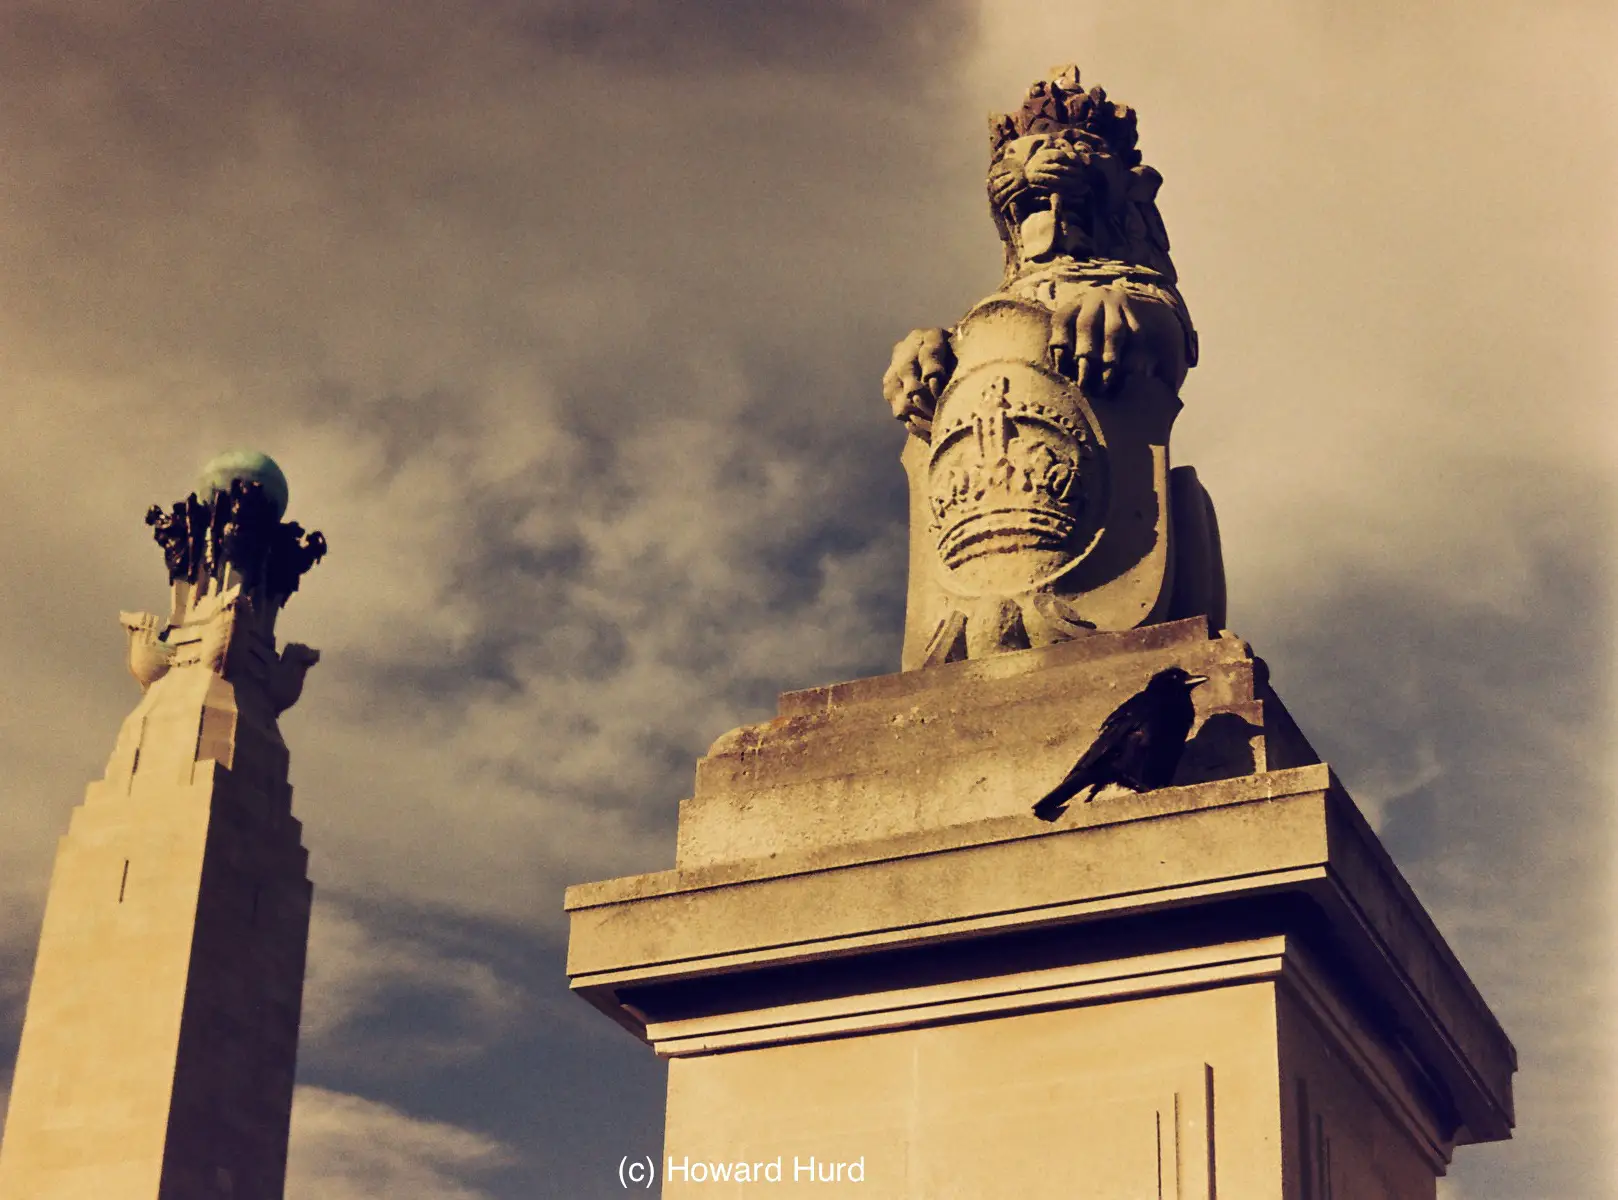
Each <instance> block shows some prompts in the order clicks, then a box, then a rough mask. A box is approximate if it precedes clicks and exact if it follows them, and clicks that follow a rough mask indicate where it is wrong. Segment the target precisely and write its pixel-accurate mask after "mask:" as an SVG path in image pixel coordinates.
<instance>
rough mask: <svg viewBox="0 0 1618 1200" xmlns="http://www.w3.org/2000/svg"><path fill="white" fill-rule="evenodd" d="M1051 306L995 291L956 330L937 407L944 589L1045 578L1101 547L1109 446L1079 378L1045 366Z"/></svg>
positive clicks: (936, 525) (933, 499)
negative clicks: (949, 372) (999, 296)
mask: <svg viewBox="0 0 1618 1200" xmlns="http://www.w3.org/2000/svg"><path fill="white" fill-rule="evenodd" d="M1048 340H1049V314H1048V313H1047V312H1046V310H1045V309H1043V308H1041V307H1039V306H1038V305H1034V304H1028V303H1025V302H1020V301H1013V300H996V301H992V302H990V303H988V304H985V305H982V306H980V307H979V308H977V309H975V310H974V311H973V312H971V313H970V314H968V316H967V317H966V319H965V320H963V321H962V322H961V324H960V326H958V327H957V329H956V330H955V334H954V342H955V348H956V360H957V365H956V369H955V373H954V376H953V378H952V380H951V382H950V385H949V387H948V388H947V389H946V390H945V392H944V394H943V396H942V397H941V398H940V400H939V403H938V409H937V411H936V413H935V414H934V417H933V428H932V438H931V443H932V444H931V452H930V454H929V456H928V466H927V491H928V495H927V502H928V511H929V515H930V518H931V524H930V532H931V535H932V538H933V540H934V544H935V545H936V547H937V562H938V567H939V570H940V571H941V573H942V579H941V582H942V583H943V584H944V586H945V588H946V589H947V590H948V591H950V592H953V593H955V594H956V595H958V596H973V597H980V596H981V597H987V596H1006V597H1010V596H1017V595H1026V594H1027V593H1029V592H1033V591H1037V590H1040V589H1043V588H1047V587H1049V586H1050V585H1052V584H1053V583H1054V582H1055V581H1056V580H1057V579H1058V577H1060V576H1061V575H1062V574H1063V573H1064V572H1066V571H1068V570H1070V569H1072V568H1073V567H1074V566H1076V565H1077V564H1078V563H1079V562H1081V561H1082V560H1083V558H1084V556H1085V555H1086V554H1088V553H1089V552H1090V550H1091V549H1093V548H1094V546H1095V544H1096V542H1097V540H1098V539H1099V538H1100V536H1101V532H1102V528H1103V525H1104V523H1105V521H1106V515H1107V514H1106V506H1107V497H1108V488H1107V455H1106V450H1105V447H1104V446H1103V444H1102V442H1101V440H1100V437H1099V434H1098V425H1097V422H1096V419H1095V414H1094V413H1093V412H1092V411H1091V410H1090V407H1089V404H1088V402H1087V401H1086V400H1085V398H1084V396H1083V394H1082V393H1080V391H1079V389H1078V388H1077V387H1076V386H1075V385H1074V384H1072V383H1071V382H1069V381H1068V380H1066V379H1064V378H1062V377H1061V376H1060V375H1057V374H1056V373H1055V372H1053V371H1051V370H1050V369H1049V368H1048V367H1047V366H1046V365H1045V354H1046V347H1047V344H1048Z"/></svg>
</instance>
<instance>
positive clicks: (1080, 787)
mask: <svg viewBox="0 0 1618 1200" xmlns="http://www.w3.org/2000/svg"><path fill="white" fill-rule="evenodd" d="M1207 682H1208V677H1207V676H1206V675H1193V674H1191V673H1190V672H1189V671H1187V670H1185V669H1184V668H1182V667H1169V668H1167V669H1166V670H1162V671H1159V672H1158V673H1157V674H1156V675H1153V676H1152V677H1151V679H1150V680H1148V681H1147V684H1146V686H1145V687H1144V688H1143V689H1142V690H1141V691H1139V692H1137V693H1135V695H1133V696H1131V697H1130V698H1129V699H1128V700H1125V701H1124V702H1123V703H1122V704H1120V705H1119V706H1118V707H1117V708H1115V709H1113V710H1112V715H1111V716H1110V717H1108V718H1107V719H1106V720H1105V721H1103V722H1101V730H1100V732H1099V733H1098V734H1097V735H1096V740H1095V741H1094V742H1093V743H1092V744H1091V746H1090V748H1089V749H1088V750H1086V751H1085V752H1084V756H1083V757H1082V758H1080V759H1079V761H1078V762H1076V763H1074V764H1073V769H1072V770H1071V771H1069V772H1068V773H1067V778H1065V779H1064V780H1062V782H1061V783H1059V784H1057V785H1056V786H1055V787H1054V788H1052V789H1051V791H1050V794H1049V795H1048V796H1046V797H1045V798H1044V799H1043V800H1041V801H1040V802H1039V803H1038V804H1036V805H1034V815H1035V816H1036V817H1038V818H1039V819H1040V820H1041V821H1054V820H1056V818H1057V817H1059V816H1061V815H1062V814H1063V813H1064V812H1066V811H1067V804H1068V801H1069V800H1071V799H1073V797H1074V796H1077V795H1078V794H1079V793H1080V792H1082V791H1084V790H1085V789H1086V788H1089V789H1090V794H1089V795H1088V796H1086V797H1085V798H1084V800H1085V803H1087V804H1088V803H1089V802H1090V801H1091V800H1093V799H1095V795H1096V793H1097V792H1099V791H1100V790H1101V789H1102V788H1104V787H1106V786H1107V785H1108V784H1109V783H1121V784H1123V785H1124V786H1125V787H1128V788H1132V789H1134V790H1135V791H1137V792H1146V791H1151V790H1152V789H1153V788H1160V787H1168V785H1169V783H1170V782H1171V781H1172V780H1173V779H1174V771H1175V768H1176V767H1178V766H1179V765H1180V755H1181V754H1182V753H1183V752H1184V751H1185V739H1186V736H1187V735H1188V734H1190V732H1191V723H1192V722H1193V721H1194V720H1195V719H1196V710H1195V707H1194V706H1193V705H1192V703H1191V689H1192V688H1194V687H1196V686H1197V685H1198V684H1199V683H1207Z"/></svg>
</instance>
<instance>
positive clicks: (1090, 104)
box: [989, 64, 1140, 167]
mask: <svg viewBox="0 0 1618 1200" xmlns="http://www.w3.org/2000/svg"><path fill="white" fill-rule="evenodd" d="M1051 76H1052V77H1051V78H1050V79H1048V80H1047V79H1041V80H1039V81H1038V82H1037V83H1035V84H1034V85H1033V86H1032V87H1030V88H1029V89H1028V98H1027V99H1026V100H1024V101H1023V104H1022V107H1021V108H1020V109H1018V110H1017V111H1016V112H1009V113H991V114H990V116H989V157H990V158H993V157H994V156H995V155H997V154H999V153H1000V147H1002V146H1004V145H1005V144H1006V143H1007V142H1009V141H1011V140H1012V139H1013V138H1020V137H1026V136H1028V135H1029V134H1033V133H1057V132H1060V131H1062V130H1073V131H1075V132H1077V133H1080V134H1082V135H1084V137H1085V138H1086V140H1088V141H1091V142H1094V143H1098V144H1100V145H1102V146H1105V147H1106V148H1107V149H1108V150H1110V151H1111V152H1112V153H1113V155H1114V156H1115V157H1117V158H1118V159H1119V160H1121V161H1122V162H1123V165H1124V166H1125V167H1136V166H1139V165H1140V151H1139V150H1138V149H1136V148H1135V143H1136V139H1137V137H1138V133H1137V130H1136V126H1135V110H1134V109H1133V108H1130V107H1129V105H1127V104H1115V103H1113V102H1112V101H1111V100H1108V99H1107V92H1106V89H1105V88H1100V87H1093V88H1091V89H1090V90H1089V91H1085V90H1084V88H1083V86H1082V85H1081V84H1080V83H1079V69H1078V67H1075V66H1073V65H1071V64H1069V65H1067V66H1062V67H1052V68H1051Z"/></svg>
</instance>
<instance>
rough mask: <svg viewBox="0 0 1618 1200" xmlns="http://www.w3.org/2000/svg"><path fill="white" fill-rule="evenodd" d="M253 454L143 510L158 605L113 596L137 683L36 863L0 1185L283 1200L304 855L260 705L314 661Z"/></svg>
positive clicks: (180, 1199) (281, 499)
mask: <svg viewBox="0 0 1618 1200" xmlns="http://www.w3.org/2000/svg"><path fill="white" fill-rule="evenodd" d="M286 505H287V484H286V479H285V478H284V477H283V476H282V474H281V470H280V468H279V467H277V466H276V464H275V463H274V462H273V461H271V460H270V459H268V458H266V457H265V456H263V455H261V454H253V453H236V454H227V455H221V456H220V457H219V458H218V459H216V460H214V462H212V463H210V464H209V466H208V467H207V468H206V469H205V470H204V472H203V477H202V479H201V481H200V482H199V484H198V487H197V491H196V492H193V493H192V494H191V495H190V496H188V497H187V498H186V499H185V500H182V501H181V502H180V503H179V504H176V505H174V506H173V508H172V509H171V510H169V511H167V512H165V511H164V510H163V509H161V508H153V509H152V510H151V512H149V513H148V514H147V518H146V520H147V523H148V524H149V525H151V526H152V527H153V533H154V535H155V536H156V539H157V541H158V543H159V544H160V545H161V546H162V548H163V553H164V557H165V559H166V560H167V565H168V576H169V581H170V583H171V585H172V603H171V607H170V609H169V613H168V615H167V617H164V618H160V617H158V616H155V615H153V614H151V613H124V614H123V616H122V620H123V625H124V628H125V630H126V631H127V633H128V635H129V669H130V671H131V672H132V673H133V674H134V676H135V679H136V680H137V681H138V682H139V684H140V686H141V690H142V693H143V694H142V697H141V700H140V703H139V704H138V705H136V707H135V710H134V711H133V712H132V713H130V714H129V717H128V718H127V719H126V720H125V721H124V724H123V728H122V730H120V732H119V734H118V738H117V741H116V743H115V744H114V747H113V751H112V757H111V759H110V760H109V761H108V763H107V771H106V776H105V777H104V778H102V779H100V780H97V781H96V782H94V783H92V784H90V786H89V789H88V791H87V792H86V795H85V798H84V802H83V803H82V804H80V805H79V807H78V808H76V809H74V810H73V817H72V821H71V823H70V824H69V827H68V830H67V832H66V834H65V835H64V836H63V837H62V839H61V842H60V844H59V846H58V849H57V853H56V865H55V868H54V870H53V872H52V874H51V886H50V894H49V897H48V899H47V900H46V905H45V921H44V927H43V930H42V932H41V934H40V940H39V953H38V957H37V959H36V961H35V965H34V975H33V982H32V985H31V988H30V991H29V994H28V1008H27V1013H26V1016H25V1018H24V1021H23V1032H22V1043H21V1046H20V1047H19V1050H18V1054H17V1068H16V1073H15V1075H14V1077H13V1080H12V1088H11V1101H10V1109H9V1112H8V1113H7V1116H6V1126H5V1135H4V1141H3V1142H0V1200H159V1198H161V1200H280V1198H281V1196H282V1191H283V1187H284V1181H285V1175H286V1155H287V1130H288V1122H289V1120H290V1117H291V1112H292V1085H293V1076H294V1073H295V1068H296V1064H297V1051H298V1020H299V1014H300V1011H301V1008H302V1001H303V975H304V954H305V950H306V948H307V946H308V940H309V902H310V884H309V879H308V877H307V875H306V874H305V871H306V867H307V863H308V854H307V852H306V851H305V850H304V848H303V844H302V841H301V836H300V833H301V827H300V825H299V822H298V821H297V819H296V818H294V817H293V816H292V811H291V810H292V788H291V787H290V786H289V785H288V783H287V748H286V744H285V743H284V742H283V741H282V740H281V733H280V730H279V728H278V727H277V723H276V718H277V717H278V715H279V714H280V713H282V712H284V711H285V710H286V709H288V708H290V707H291V706H292V705H293V704H294V703H295V702H296V701H297V699H298V695H299V693H300V692H301V691H302V689H303V679H304V674H305V672H306V671H307V670H308V669H309V668H310V667H311V666H312V665H313V664H314V663H315V662H316V661H317V660H318V659H319V657H320V656H319V654H318V653H317V652H316V651H314V650H311V649H310V648H309V647H308V646H304V645H300V644H298V643H296V642H294V643H291V644H289V645H286V646H284V647H282V648H281V649H280V650H279V651H278V650H277V649H276V644H275V619H276V615H277V614H278V613H279V612H280V610H281V608H282V606H283V605H285V604H286V602H287V599H288V598H289V597H290V596H291V595H292V593H293V592H295V591H296V590H297V588H298V582H299V579H300V577H301V576H302V575H303V574H304V573H305V572H306V571H308V570H309V568H310V567H312V566H313V565H314V564H315V563H316V562H318V561H319V559H320V558H321V556H322V555H323V554H324V553H325V549H326V543H325V539H324V538H322V537H321V535H320V534H318V533H310V534H306V533H305V532H304V530H303V529H302V527H300V526H299V525H298V524H296V523H295V522H290V521H283V520H282V519H281V518H282V517H283V516H284V515H285V512H286Z"/></svg>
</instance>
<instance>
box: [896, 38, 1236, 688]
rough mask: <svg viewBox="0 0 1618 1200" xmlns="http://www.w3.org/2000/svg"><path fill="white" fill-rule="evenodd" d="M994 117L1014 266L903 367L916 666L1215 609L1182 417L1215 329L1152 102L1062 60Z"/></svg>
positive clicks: (901, 361)
mask: <svg viewBox="0 0 1618 1200" xmlns="http://www.w3.org/2000/svg"><path fill="white" fill-rule="evenodd" d="M1053 73H1054V74H1055V78H1054V79H1052V80H1050V81H1041V82H1038V83H1036V84H1034V86H1033V87H1032V88H1031V89H1030V90H1029V94H1028V97H1027V99H1026V100H1025V101H1024V103H1023V106H1022V108H1021V109H1019V110H1018V111H1017V112H1014V113H1004V114H998V115H995V116H993V117H991V118H990V165H989V175H988V192H989V206H990V211H991V213H992V215H993V217H994V222H995V227H996V228H997V230H998V231H999V234H1000V239H1001V242H1002V243H1003V245H1004V250H1005V275H1004V277H1003V279H1002V280H1001V284H1000V288H999V290H998V291H997V292H995V293H994V294H993V295H991V296H989V297H988V298H986V299H985V300H983V301H981V302H980V303H979V304H977V305H976V306H974V307H973V308H972V309H971V311H969V312H968V313H967V314H966V315H965V316H964V317H962V318H961V320H960V321H959V322H958V323H957V324H956V325H955V327H954V328H952V329H947V330H946V329H918V330H916V331H914V332H912V333H911V334H909V335H908V336H907V337H906V338H905V339H904V340H903V341H901V342H900V343H899V344H898V346H897V347H895V349H894V352H893V362H892V364H891V365H890V367H889V368H888V371H887V373H886V374H885V376H884V377H883V394H884V396H885V397H886V399H887V401H888V404H889V406H890V407H891V409H892V411H893V415H894V416H895V417H896V418H897V419H898V420H899V421H901V422H902V423H903V424H904V425H905V427H906V429H907V430H908V431H909V433H910V435H911V436H910V439H909V441H908V443H907V445H906V449H905V455H904V463H905V467H906V471H907V473H908V474H909V476H910V490H911V561H910V569H911V580H910V595H909V604H908V611H907V616H906V633H905V653H904V666H905V667H906V669H910V668H914V667H919V666H926V665H932V664H935V663H941V662H950V661H954V660H957V659H961V658H977V657H981V656H983V655H986V654H993V653H997V652H999V651H1002V650H1014V649H1021V648H1025V647H1028V646H1038V645H1046V644H1048V643H1051V642H1056V641H1065V640H1067V639H1069V638H1073V637H1079V636H1083V635H1084V634H1085V633H1087V632H1090V631H1092V630H1096V629H1113V630H1116V629H1129V628H1133V627H1135V626H1138V625H1144V624H1148V623H1151V622H1155V621H1164V620H1170V619H1174V618H1178V617H1185V616H1193V615H1199V614H1203V613H1206V614H1208V615H1210V616H1211V617H1212V618H1213V619H1214V621H1215V622H1216V624H1223V620H1224V613H1223V607H1224V582H1223V568H1222V566H1221V564H1220V556H1219V549H1218V538H1217V530H1216V525H1215V522H1214V517H1213V509H1212V505H1211V503H1210V502H1209V500H1208V498H1207V495H1206V493H1205V492H1204V491H1203V489H1202V487H1201V485H1200V484H1199V483H1198V482H1197V479H1196V475H1195V472H1193V471H1192V470H1191V469H1190V468H1189V467H1182V468H1178V469H1176V470H1173V471H1171V470H1170V468H1169V458H1168V440H1169V431H1170V428H1171V427H1172V425H1173V422H1174V418H1175V416H1176V415H1177V414H1178V412H1179V409H1180V400H1179V394H1178V393H1179V389H1180V385H1181V384H1182V383H1183V382H1184V380H1185V376H1186V372H1187V371H1188V370H1189V369H1190V368H1191V367H1192V366H1194V365H1195V364H1196V360H1197V338H1196V332H1195V330H1194V329H1193V328H1192V325H1191V318H1190V315H1189V314H1188V312H1187V311H1186V306H1185V302H1184V301H1183V300H1182V299H1181V297H1180V294H1179V291H1178V289H1177V286H1176V276H1175V271H1174V264H1173V263H1172V262H1171V261H1170V259H1169V253H1168V251H1169V242H1168V235H1167V232H1166V231H1165V230H1164V227H1163V221H1162V218H1161V217H1160V216H1159V214H1158V211H1157V203H1156V197H1157V192H1158V188H1159V187H1160V186H1161V185H1162V176H1160V175H1159V174H1158V173H1157V172H1156V171H1155V170H1153V169H1152V168H1151V167H1149V166H1145V165H1144V164H1143V163H1142V162H1141V155H1140V151H1139V150H1138V149H1137V148H1136V144H1135V143H1136V129H1135V112H1134V110H1133V109H1131V108H1128V107H1126V106H1125V105H1122V104H1115V103H1113V102H1111V101H1110V100H1108V99H1107V95H1106V93H1105V91H1103V90H1102V89H1101V88H1091V89H1090V90H1089V91H1084V90H1083V89H1082V88H1081V87H1080V84H1079V75H1078V71H1077V69H1075V68H1073V67H1067V68H1063V69H1061V70H1059V71H1057V72H1053Z"/></svg>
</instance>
